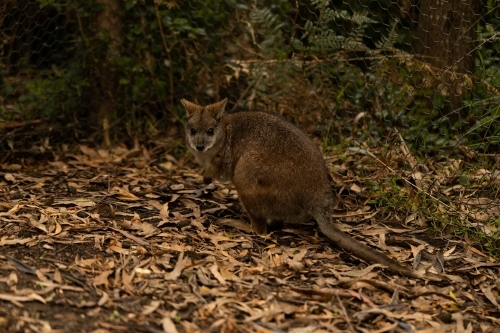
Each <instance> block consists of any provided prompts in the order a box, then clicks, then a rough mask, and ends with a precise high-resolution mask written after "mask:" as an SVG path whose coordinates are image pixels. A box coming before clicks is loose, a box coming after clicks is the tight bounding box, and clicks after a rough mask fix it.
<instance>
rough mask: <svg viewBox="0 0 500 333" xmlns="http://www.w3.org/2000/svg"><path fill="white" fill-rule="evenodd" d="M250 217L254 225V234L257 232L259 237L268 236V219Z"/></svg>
mask: <svg viewBox="0 0 500 333" xmlns="http://www.w3.org/2000/svg"><path fill="white" fill-rule="evenodd" d="M247 213H248V212H247ZM248 215H249V216H250V222H251V225H252V230H253V232H255V233H256V234H257V235H265V234H267V222H266V219H264V218H258V217H255V216H253V215H252V214H250V213H248Z"/></svg>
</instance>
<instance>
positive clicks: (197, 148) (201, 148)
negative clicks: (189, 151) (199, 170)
mask: <svg viewBox="0 0 500 333" xmlns="http://www.w3.org/2000/svg"><path fill="white" fill-rule="evenodd" d="M203 149H205V145H196V150H198V151H203Z"/></svg>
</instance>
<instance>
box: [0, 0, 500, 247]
mask: <svg viewBox="0 0 500 333" xmlns="http://www.w3.org/2000/svg"><path fill="white" fill-rule="evenodd" d="M499 14H500V8H498V6H497V4H496V2H493V1H487V2H481V1H478V0H474V1H461V0H449V1H440V2H436V3H435V2H434V1H431V0H421V1H415V0H409V1H390V0H378V1H368V0H359V1H326V0H310V1H307V0H300V1H281V0H273V1H261V0H259V1H254V2H251V3H249V2H246V1H237V0H234V1H229V0H228V1H223V0H213V1H209V2H206V1H180V0H151V1H141V0H127V1H119V0H99V1H87V0H64V1H54V0H15V1H7V0H3V1H1V2H0V18H1V31H2V35H3V43H2V49H1V53H0V54H1V62H0V66H1V67H0V71H1V72H0V80H1V81H0V90H1V94H0V98H1V103H0V107H1V111H0V112H1V114H0V122H1V123H0V124H1V127H2V138H1V146H0V149H1V151H2V160H3V161H5V160H6V159H7V158H8V157H9V156H12V154H15V153H16V152H19V151H27V152H35V151H38V152H45V151H50V149H52V148H51V147H52V144H53V143H54V142H55V141H54V140H56V141H57V140H68V138H73V139H75V140H84V139H85V138H86V137H85V136H84V134H82V133H84V132H82V128H83V129H86V128H87V127H91V128H93V129H99V128H102V129H103V130H102V131H97V132H94V133H97V134H94V135H93V136H92V137H91V138H92V140H95V141H96V142H99V143H100V142H104V143H109V140H110V139H109V136H111V140H121V139H122V138H123V137H129V138H134V137H136V136H137V135H145V136H159V135H163V136H165V135H169V136H172V137H175V136H176V135H177V136H179V133H180V131H179V130H178V128H179V124H180V123H182V119H183V117H184V115H183V110H182V107H181V105H180V103H179V101H180V99H181V98H187V99H189V100H193V101H196V102H198V103H200V104H208V103H210V102H214V101H217V100H219V99H222V98H225V97H227V98H229V104H228V109H229V110H230V111H232V110H236V109H259V110H267V111H272V112H277V113H280V114H282V115H283V116H285V117H286V118H287V119H289V120H290V121H292V122H294V123H295V124H297V125H298V126H299V127H301V128H302V129H304V130H305V131H306V132H308V133H309V134H310V135H311V136H315V137H317V138H318V143H321V146H322V148H323V150H324V152H325V154H326V155H327V156H330V158H328V159H327V161H329V163H330V164H331V165H330V166H331V168H332V174H333V177H334V180H335V183H336V184H337V190H338V193H339V196H341V197H342V196H343V197H344V198H352V197H354V199H353V200H351V201H349V200H342V203H343V205H345V208H347V209H349V210H350V211H356V210H359V209H361V210H363V209H364V210H366V209H374V210H377V211H378V212H381V214H382V216H384V218H387V219H396V220H398V221H400V222H404V223H420V224H422V225H424V224H434V225H436V226H440V227H442V228H444V229H447V230H449V231H452V232H454V233H460V234H465V233H467V234H468V235H474V237H476V239H477V240H479V242H478V243H479V244H481V245H482V246H483V248H482V250H483V251H485V252H488V253H489V254H491V255H498V245H499V242H498V231H497V227H498V225H499V223H500V222H499V221H500V220H499V217H500V205H499V199H498V194H497V192H498V188H499V181H498V176H499V171H498V170H497V167H496V166H497V165H498V155H497V154H496V152H497V150H498V146H499V139H498V132H499V129H500V126H499V124H498V122H497V118H498V115H499V114H500V111H499V108H498V96H499V94H500V93H499V91H498V87H499V85H500V75H499V67H498V61H499V58H498V50H499V48H500V43H499V41H498V38H497V36H498V25H499V23H500V18H499ZM166 133H168V134H166ZM367 207H368V208H367Z"/></svg>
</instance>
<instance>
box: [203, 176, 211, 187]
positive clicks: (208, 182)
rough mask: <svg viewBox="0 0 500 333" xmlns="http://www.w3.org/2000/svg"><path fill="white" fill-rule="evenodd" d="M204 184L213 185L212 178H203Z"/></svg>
mask: <svg viewBox="0 0 500 333" xmlns="http://www.w3.org/2000/svg"><path fill="white" fill-rule="evenodd" d="M203 183H205V184H207V185H208V184H211V183H212V178H210V177H205V176H203Z"/></svg>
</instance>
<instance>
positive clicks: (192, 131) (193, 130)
mask: <svg viewBox="0 0 500 333" xmlns="http://www.w3.org/2000/svg"><path fill="white" fill-rule="evenodd" d="M191 134H193V135H194V134H196V129H194V128H192V127H191Z"/></svg>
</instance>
